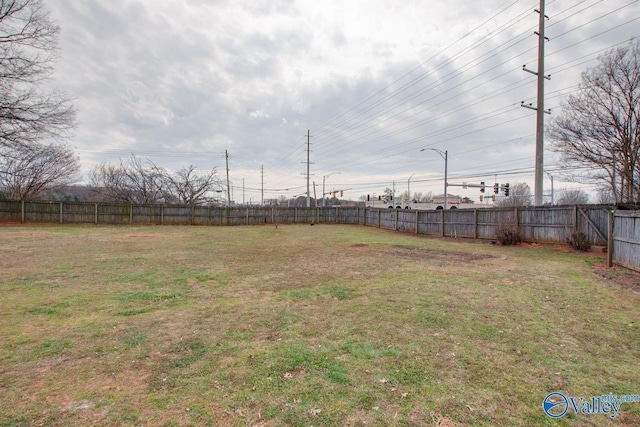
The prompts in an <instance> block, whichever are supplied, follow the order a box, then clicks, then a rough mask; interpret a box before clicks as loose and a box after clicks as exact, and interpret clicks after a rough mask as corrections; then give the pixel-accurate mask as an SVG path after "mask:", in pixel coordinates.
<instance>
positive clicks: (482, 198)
mask: <svg viewBox="0 0 640 427" xmlns="http://www.w3.org/2000/svg"><path fill="white" fill-rule="evenodd" d="M480 191H482V190H480ZM483 200H484V196H483V195H482V194H481V195H480V201H481V202H482V201H483Z"/></svg>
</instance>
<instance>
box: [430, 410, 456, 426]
mask: <svg viewBox="0 0 640 427" xmlns="http://www.w3.org/2000/svg"><path fill="white" fill-rule="evenodd" d="M431 419H432V420H433V423H434V424H433V425H434V426H437V427H456V423H454V422H453V421H451V419H450V418H449V417H446V416H444V415H441V414H436V413H432V414H431Z"/></svg>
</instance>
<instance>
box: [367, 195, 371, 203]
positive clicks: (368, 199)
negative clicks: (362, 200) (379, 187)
mask: <svg viewBox="0 0 640 427" xmlns="http://www.w3.org/2000/svg"><path fill="white" fill-rule="evenodd" d="M370 200H371V198H370V197H369V194H367V202H368V201H370Z"/></svg>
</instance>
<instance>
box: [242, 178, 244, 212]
mask: <svg viewBox="0 0 640 427" xmlns="http://www.w3.org/2000/svg"><path fill="white" fill-rule="evenodd" d="M242 204H243V205H244V176H243V177H242Z"/></svg>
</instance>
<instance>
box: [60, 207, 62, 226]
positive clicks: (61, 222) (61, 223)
mask: <svg viewBox="0 0 640 427" xmlns="http://www.w3.org/2000/svg"><path fill="white" fill-rule="evenodd" d="M60 224H62V202H60Z"/></svg>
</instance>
